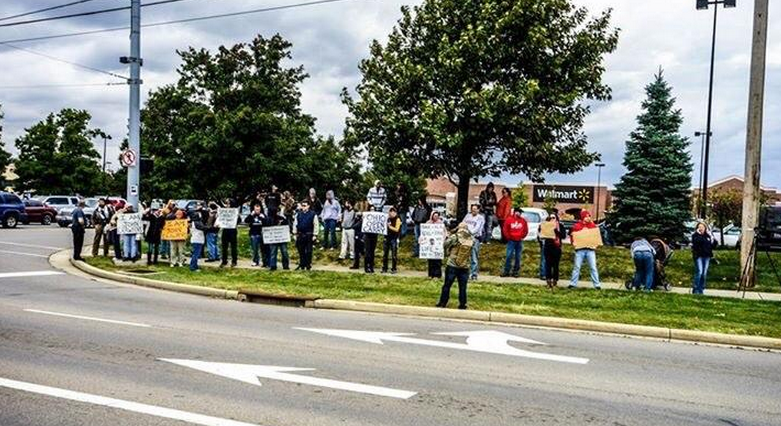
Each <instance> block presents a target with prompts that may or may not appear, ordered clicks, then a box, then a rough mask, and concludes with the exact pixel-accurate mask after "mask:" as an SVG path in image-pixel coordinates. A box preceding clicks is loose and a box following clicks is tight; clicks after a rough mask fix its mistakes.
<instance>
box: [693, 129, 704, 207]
mask: <svg viewBox="0 0 781 426" xmlns="http://www.w3.org/2000/svg"><path fill="white" fill-rule="evenodd" d="M694 137H696V138H700V180H699V181H698V182H697V189H699V190H700V193H699V196H700V201H702V163H703V160H704V157H705V132H694ZM702 213H703V211H702V202H700V204H699V205H698V206H697V214H698V215H700V218H702V219H704V217H703V216H702Z"/></svg>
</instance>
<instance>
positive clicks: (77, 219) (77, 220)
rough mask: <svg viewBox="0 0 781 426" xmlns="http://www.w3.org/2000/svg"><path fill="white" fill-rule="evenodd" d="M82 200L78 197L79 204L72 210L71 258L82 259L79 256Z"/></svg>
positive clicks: (82, 237) (82, 223) (82, 222)
mask: <svg viewBox="0 0 781 426" xmlns="http://www.w3.org/2000/svg"><path fill="white" fill-rule="evenodd" d="M84 206H85V204H84V200H82V199H79V205H78V206H77V207H76V208H75V209H74V210H73V222H72V223H71V231H72V232H73V260H84V259H83V258H82V257H81V249H82V247H84V226H85V223H86V221H85V219H84Z"/></svg>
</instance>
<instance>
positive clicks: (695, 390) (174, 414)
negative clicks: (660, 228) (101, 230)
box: [0, 226, 781, 426]
mask: <svg viewBox="0 0 781 426" xmlns="http://www.w3.org/2000/svg"><path fill="white" fill-rule="evenodd" d="M69 237H70V234H69V231H68V230H67V229H58V228H54V227H51V228H44V227H41V226H27V227H20V228H19V229H16V230H0V425H2V426H14V425H36V426H38V425H42V426H43V425H181V424H211V425H240V424H255V425H275V426H276V425H279V426H284V425H355V426H358V425H393V426H401V425H416V426H417V425H432V426H433V425H521V424H551V425H684V424H685V425H690V424H692V425H722V424H723V425H773V424H775V425H778V424H781V403H780V402H779V396H781V368H779V367H781V354H779V353H771V352H762V351H753V350H739V349H732V348H724V347H715V346H703V345H693V344H685V343H665V342H660V341H655V340H644V339H630V338H622V337H613V336H602V335H591V334H585V333H572V332H564V331H555V330H539V329H532V328H519V327H501V326H497V325H494V324H492V325H482V324H477V323H468V322H453V321H437V320H431V319H417V318H402V317H393V316H382V315H371V314H363V313H349V312H333V311H316V310H308V309H300V308H283V307H272V306H263V305H255V304H242V303H238V302H235V301H224V300H212V299H208V298H203V297H198V296H189V295H183V294H176V293H169V292H164V291H157V290H150V289H144V288H137V287H132V286H126V285H117V284H112V283H108V282H99V281H94V280H89V279H85V278H82V277H77V276H71V275H30V276H22V277H20V276H18V274H17V275H9V274H13V273H24V272H27V273H34V274H51V273H52V272H53V271H55V270H54V269H53V268H52V267H51V266H50V265H49V263H48V260H47V256H48V255H49V254H51V253H53V252H55V251H56V249H57V248H58V247H67V246H68V245H69ZM55 314H56V315H55ZM62 315H68V316H62ZM85 317H86V318H85ZM98 320H102V321H98ZM105 321H115V322H105ZM300 328H310V329H312V328H314V329H340V330H359V331H380V332H398V333H411V334H414V336H407V338H409V339H412V340H411V341H403V340H404V338H402V339H401V340H402V341H386V342H384V344H377V343H370V342H366V341H358V340H353V339H347V338H344V337H338V336H330V335H326V334H322V333H316V332H312V331H308V330H301V329H300ZM488 330H492V331H498V332H504V333H508V334H510V335H513V336H517V337H523V338H526V339H532V340H534V341H538V342H542V343H545V344H544V345H541V344H535V343H528V342H512V343H510V344H511V345H512V346H513V347H514V348H515V349H520V350H525V351H530V352H534V353H544V354H551V355H562V356H568V357H579V358H586V359H588V362H587V363H585V364H576V363H567V362H559V361H556V360H548V359H533V358H529V357H526V356H515V355H517V354H518V353H521V354H523V353H524V352H521V351H515V352H513V350H512V349H509V350H508V349H507V347H506V346H503V344H501V343H491V342H488V343H482V344H478V343H479V342H477V343H476V344H475V346H474V347H477V346H480V347H481V348H483V349H484V350H485V351H486V352H476V351H470V350H463V349H464V347H466V346H467V344H466V343H465V337H462V336H446V335H441V334H434V333H447V332H450V333H452V332H467V331H470V332H474V331H488ZM415 339H417V340H415ZM421 340H423V341H424V342H428V343H424V344H420V341H421ZM432 341H433V344H432V343H431V342H432ZM443 342H445V344H442V343H443ZM437 345H438V346H437ZM443 346H444V347H443ZM495 352H500V353H495ZM162 359H177V360H190V361H192V360H196V361H201V362H204V363H205V364H200V365H201V366H207V367H204V368H206V369H211V370H212V371H215V370H217V371H219V372H221V373H222V374H223V375H219V374H213V373H210V372H206V371H201V370H199V369H197V368H192V366H193V365H197V364H193V363H190V364H189V366H187V365H181V364H176V363H173V362H167V361H163V360H162ZM180 363H185V364H186V363H187V362H186V361H181V362H180ZM208 363H231V364H244V365H264V366H281V367H293V368H307V369H314V370H310V371H288V372H287V373H279V371H275V372H272V373H271V375H272V376H274V374H277V376H275V377H273V378H266V377H261V378H259V379H256V377H257V375H256V374H255V372H257V371H258V370H257V368H256V369H254V370H253V369H252V368H251V367H244V368H239V367H235V366H234V367H229V366H228V367H226V366H222V367H219V366H215V365H214V364H208ZM263 374H265V373H261V375H263ZM279 374H283V376H279ZM284 374H289V375H292V380H294V381H299V382H300V381H304V382H307V381H311V379H312V378H317V379H330V380H332V382H315V383H314V384H311V383H294V382H290V381H284V380H279V377H282V378H284V379H291V377H290V376H284ZM226 376H227V377H226ZM302 378H303V379H302ZM242 380H244V381H242ZM333 381H338V382H339V383H338V384H335V383H334V382H333ZM343 382H348V384H344V383H343ZM258 384H262V385H260V386H259V385H258ZM323 384H325V385H327V386H320V385H323ZM355 384H363V385H371V386H375V387H381V388H383V389H381V390H380V391H378V392H375V393H382V392H390V393H393V392H392V391H391V390H393V391H396V392H398V391H407V392H410V394H412V393H414V396H411V397H408V398H403V397H391V396H382V395H377V394H372V393H365V392H366V388H360V387H358V386H356V385H355ZM335 387H336V388H335ZM344 388H346V389H344ZM372 389H373V391H377V390H376V389H374V388H372ZM407 395H409V394H407ZM106 398H111V400H107V399H106ZM177 419H178V420H177ZM231 421H233V423H232V422H231Z"/></svg>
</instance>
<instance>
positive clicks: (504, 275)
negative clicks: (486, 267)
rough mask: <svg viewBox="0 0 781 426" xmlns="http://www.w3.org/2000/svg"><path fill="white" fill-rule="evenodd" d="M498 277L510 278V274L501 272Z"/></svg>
mask: <svg viewBox="0 0 781 426" xmlns="http://www.w3.org/2000/svg"><path fill="white" fill-rule="evenodd" d="M499 276H500V277H502V278H507V277H509V276H510V274H508V273H507V272H502V273H501V274H499Z"/></svg>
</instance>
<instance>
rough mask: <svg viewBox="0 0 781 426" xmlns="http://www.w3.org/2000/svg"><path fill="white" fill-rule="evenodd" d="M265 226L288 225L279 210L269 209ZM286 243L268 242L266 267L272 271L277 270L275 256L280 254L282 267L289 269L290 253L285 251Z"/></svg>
mask: <svg viewBox="0 0 781 426" xmlns="http://www.w3.org/2000/svg"><path fill="white" fill-rule="evenodd" d="M265 224H266V226H288V223H287V218H286V217H285V215H284V214H282V212H281V211H277V210H273V209H272V210H269V212H268V217H267V218H266V223H265ZM287 245H288V243H276V244H269V245H268V248H269V255H268V268H269V269H270V270H272V271H276V270H277V256H278V255H279V253H281V254H282V269H284V270H286V271H287V270H288V269H290V255H289V254H288V251H287Z"/></svg>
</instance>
